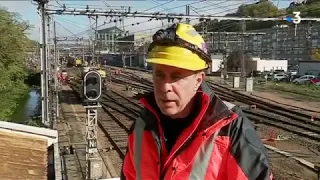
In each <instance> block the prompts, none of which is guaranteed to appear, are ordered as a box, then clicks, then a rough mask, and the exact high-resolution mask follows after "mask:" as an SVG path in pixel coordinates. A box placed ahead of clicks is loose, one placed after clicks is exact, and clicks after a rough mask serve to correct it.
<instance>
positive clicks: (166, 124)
mask: <svg viewBox="0 0 320 180" xmlns="http://www.w3.org/2000/svg"><path fill="white" fill-rule="evenodd" d="M147 62H148V63H150V64H151V65H152V68H153V83H154V92H152V93H150V94H147V95H145V96H144V97H143V98H142V99H141V103H142V104H143V105H144V107H145V108H144V110H143V111H142V112H141V113H140V117H139V118H138V119H136V121H135V123H134V124H133V125H132V128H131V132H130V134H129V137H128V149H127V153H126V155H125V158H124V163H123V167H122V172H121V179H122V180H133V179H136V180H156V179H157V180H159V179H160V180H171V179H174V180H246V179H250V180H269V179H272V172H271V167H270V162H269V159H268V156H267V152H266V150H265V148H264V145H263V143H262V142H261V139H260V138H259V136H258V135H257V133H256V131H255V130H254V128H253V125H252V124H251V122H250V121H249V120H248V118H247V117H246V116H245V115H244V114H243V112H242V110H241V109H240V108H239V107H237V106H234V105H233V104H231V103H228V102H223V101H222V100H220V99H219V97H217V96H216V95H215V94H214V92H213V91H212V90H211V89H210V87H209V86H208V85H207V84H206V83H205V81H204V77H205V73H204V72H205V70H206V69H207V68H208V64H209V63H211V58H210V56H209V55H208V53H207V49H206V47H205V42H204V40H203V39H202V37H201V35H199V34H198V33H197V32H196V30H195V29H194V28H193V27H192V26H191V25H188V24H182V23H179V24H174V25H173V26H171V27H170V28H168V29H166V30H159V31H157V32H156V34H155V35H154V36H153V42H152V43H151V45H150V47H149V49H148V54H147Z"/></svg>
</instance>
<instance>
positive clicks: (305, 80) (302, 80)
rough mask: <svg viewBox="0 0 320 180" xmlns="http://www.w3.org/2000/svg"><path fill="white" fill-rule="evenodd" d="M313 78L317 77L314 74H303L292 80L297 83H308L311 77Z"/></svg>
mask: <svg viewBox="0 0 320 180" xmlns="http://www.w3.org/2000/svg"><path fill="white" fill-rule="evenodd" d="M313 78H315V76H314V75H304V76H301V77H299V78H296V79H294V80H293V81H292V82H293V83H295V84H306V83H308V82H309V80H310V79H313Z"/></svg>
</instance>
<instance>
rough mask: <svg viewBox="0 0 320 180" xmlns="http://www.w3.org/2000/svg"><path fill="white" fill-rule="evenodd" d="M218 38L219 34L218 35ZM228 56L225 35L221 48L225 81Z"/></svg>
mask: <svg viewBox="0 0 320 180" xmlns="http://www.w3.org/2000/svg"><path fill="white" fill-rule="evenodd" d="M219 36H220V34H219ZM219 39H220V37H219ZM228 54H229V49H228V35H227V34H225V38H224V46H223V79H224V80H227V76H228V67H227V57H228Z"/></svg>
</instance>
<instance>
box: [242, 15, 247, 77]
mask: <svg viewBox="0 0 320 180" xmlns="http://www.w3.org/2000/svg"><path fill="white" fill-rule="evenodd" d="M245 30H246V22H245V21H241V31H242V37H241V39H242V43H241V78H243V79H244V78H245V73H246V72H245V62H244V32H245Z"/></svg>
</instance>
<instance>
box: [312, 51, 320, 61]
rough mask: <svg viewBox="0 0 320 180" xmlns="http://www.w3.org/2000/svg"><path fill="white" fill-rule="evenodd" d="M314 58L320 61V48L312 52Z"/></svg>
mask: <svg viewBox="0 0 320 180" xmlns="http://www.w3.org/2000/svg"><path fill="white" fill-rule="evenodd" d="M312 60H317V61H320V49H316V50H315V51H314V52H312Z"/></svg>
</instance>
